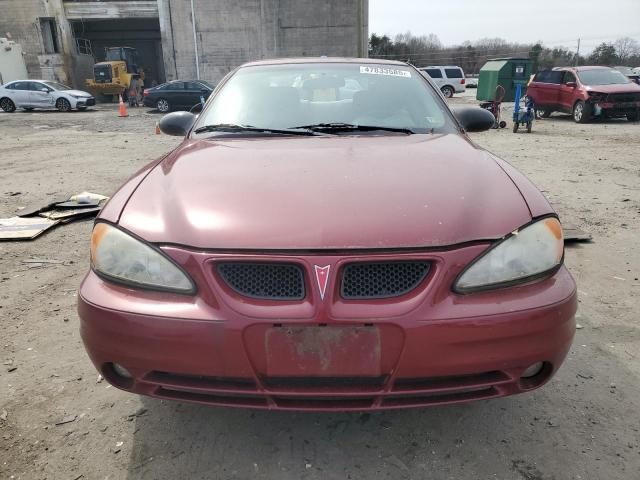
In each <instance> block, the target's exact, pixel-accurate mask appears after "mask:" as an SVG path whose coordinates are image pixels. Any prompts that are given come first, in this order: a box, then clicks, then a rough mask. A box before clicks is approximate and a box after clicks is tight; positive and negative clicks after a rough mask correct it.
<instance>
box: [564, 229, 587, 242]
mask: <svg viewBox="0 0 640 480" xmlns="http://www.w3.org/2000/svg"><path fill="white" fill-rule="evenodd" d="M562 232H563V234H564V243H578V242H580V243H582V242H584V243H589V242H591V241H592V240H593V237H592V236H591V234H590V233H588V232H584V231H582V230H580V229H579V228H575V227H563V228H562Z"/></svg>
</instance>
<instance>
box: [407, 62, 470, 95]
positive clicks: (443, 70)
mask: <svg viewBox="0 0 640 480" xmlns="http://www.w3.org/2000/svg"><path fill="white" fill-rule="evenodd" d="M418 70H420V71H421V72H424V73H426V74H427V75H429V77H431V79H432V80H433V82H434V83H435V84H436V85H437V86H438V87H440V90H442V94H443V95H444V96H445V97H446V98H451V97H453V94H454V93H462V92H464V91H465V77H464V71H463V70H462V68H460V67H457V66H455V65H444V66H431V67H423V68H419V69H418Z"/></svg>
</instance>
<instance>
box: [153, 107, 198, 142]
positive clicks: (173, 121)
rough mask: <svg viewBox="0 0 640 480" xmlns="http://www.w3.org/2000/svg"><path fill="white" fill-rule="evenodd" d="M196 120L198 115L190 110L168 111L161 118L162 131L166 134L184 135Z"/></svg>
mask: <svg viewBox="0 0 640 480" xmlns="http://www.w3.org/2000/svg"><path fill="white" fill-rule="evenodd" d="M195 121H196V116H195V115H194V114H193V113H189V112H173V113H168V114H167V115H165V116H164V117H162V118H161V119H160V122H159V124H160V131H161V132H162V133H164V134H166V135H173V136H176V137H184V136H185V135H186V134H187V133H188V132H189V130H190V129H191V126H192V125H193V123H194V122H195Z"/></svg>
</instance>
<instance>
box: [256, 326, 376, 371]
mask: <svg viewBox="0 0 640 480" xmlns="http://www.w3.org/2000/svg"><path fill="white" fill-rule="evenodd" d="M264 342H265V343H264V352H265V356H266V365H265V366H266V372H264V373H265V374H266V375H267V376H269V377H367V376H369V377H378V376H380V375H381V373H382V369H381V350H382V342H381V335H380V330H379V328H378V327H376V326H314V325H308V326H273V327H270V328H268V329H266V331H265V337H264Z"/></svg>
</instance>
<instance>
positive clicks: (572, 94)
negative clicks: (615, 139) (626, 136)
mask: <svg viewBox="0 0 640 480" xmlns="http://www.w3.org/2000/svg"><path fill="white" fill-rule="evenodd" d="M527 95H528V96H529V97H531V98H532V99H533V101H534V102H535V104H536V110H537V112H538V114H539V115H540V116H541V117H543V118H546V117H548V116H549V115H551V113H552V112H556V111H557V112H566V113H571V114H573V119H574V120H575V121H576V122H578V123H586V122H588V121H590V120H591V119H592V118H594V117H598V118H609V117H627V119H628V120H629V121H630V122H636V121H638V117H639V112H640V85H637V84H635V83H633V82H632V81H631V80H629V79H628V78H627V77H625V76H624V75H623V74H622V73H620V72H618V71H617V70H614V69H613V68H609V67H564V68H554V69H553V70H543V71H540V72H538V73H537V74H536V76H535V77H534V79H533V80H532V81H531V83H530V84H529V87H528V89H527Z"/></svg>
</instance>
